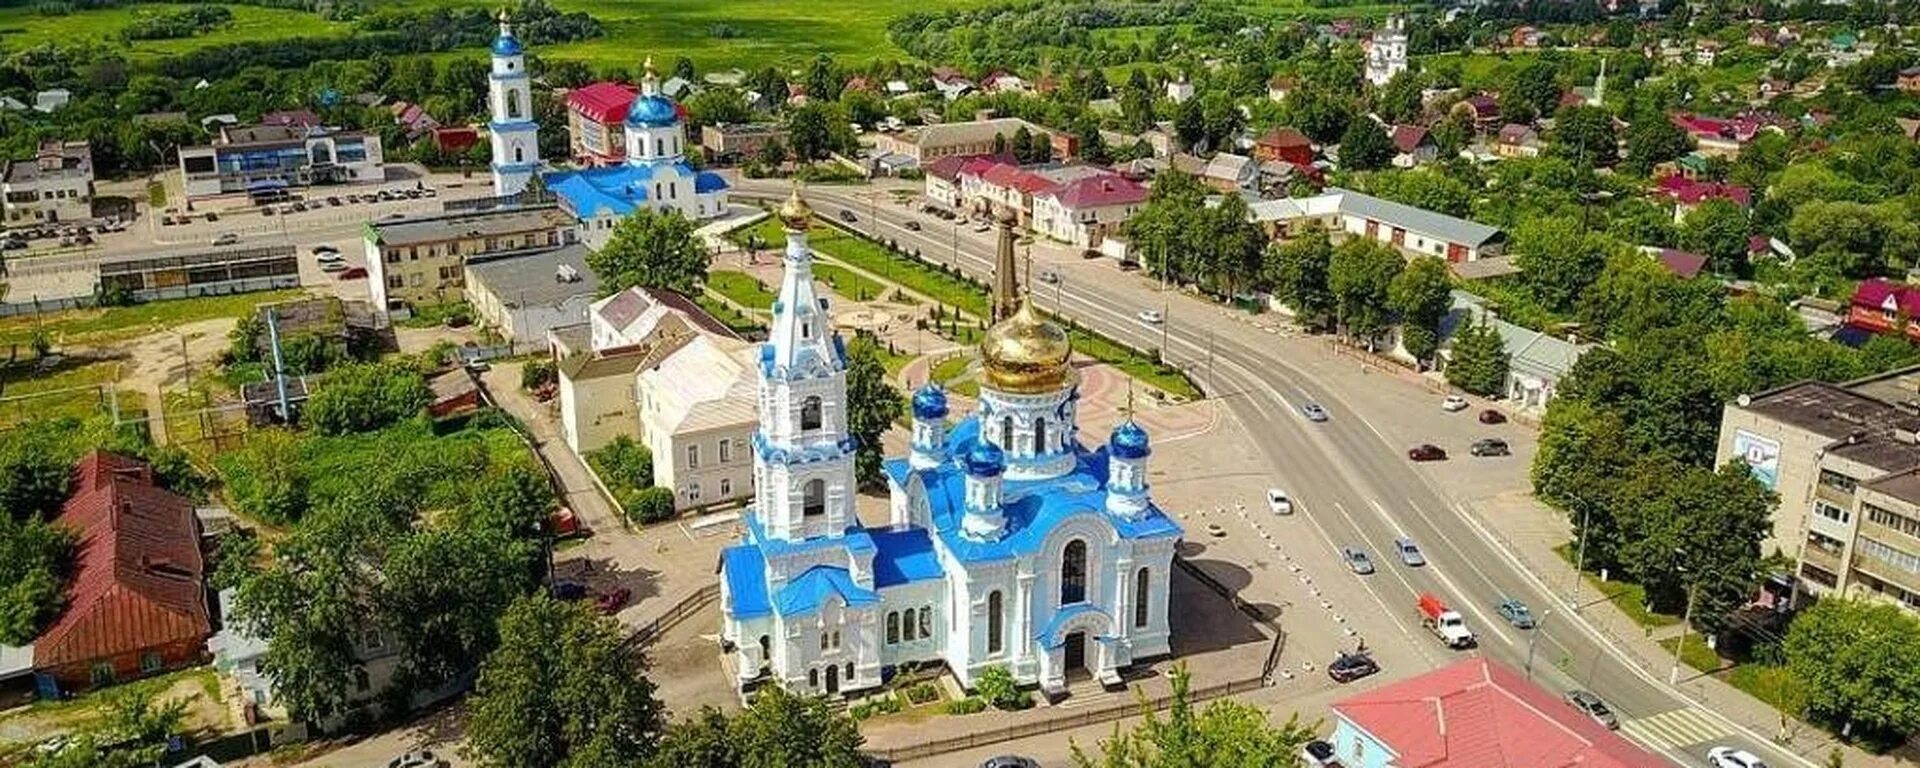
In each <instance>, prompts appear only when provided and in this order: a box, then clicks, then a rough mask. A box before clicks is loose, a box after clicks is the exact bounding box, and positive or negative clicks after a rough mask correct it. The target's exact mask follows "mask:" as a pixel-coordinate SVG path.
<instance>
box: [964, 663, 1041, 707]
mask: <svg viewBox="0 0 1920 768" xmlns="http://www.w3.org/2000/svg"><path fill="white" fill-rule="evenodd" d="M973 688H974V690H976V691H979V692H980V698H981V699H984V700H985V701H986V702H987V703H988V704H992V705H993V708H994V709H1003V710H1016V709H1026V708H1027V707H1028V706H1029V705H1031V704H1032V701H1031V699H1029V697H1028V696H1027V693H1026V692H1025V691H1022V690H1020V684H1019V683H1018V682H1015V681H1014V679H1013V672H1012V670H1009V669H1007V668H1006V667H1005V666H1002V665H999V664H995V665H993V666H990V667H987V668H986V669H982V670H980V676H979V677H978V678H976V679H975V680H974V681H973Z"/></svg>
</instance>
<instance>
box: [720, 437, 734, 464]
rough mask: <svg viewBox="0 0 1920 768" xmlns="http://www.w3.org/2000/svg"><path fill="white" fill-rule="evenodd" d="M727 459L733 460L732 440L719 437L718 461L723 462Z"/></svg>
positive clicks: (727, 460)
mask: <svg viewBox="0 0 1920 768" xmlns="http://www.w3.org/2000/svg"><path fill="white" fill-rule="evenodd" d="M729 461H733V441H732V440H728V439H726V438H721V439H720V463H722V464H725V463H727V462H729Z"/></svg>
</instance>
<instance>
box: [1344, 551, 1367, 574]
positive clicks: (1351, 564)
mask: <svg viewBox="0 0 1920 768" xmlns="http://www.w3.org/2000/svg"><path fill="white" fill-rule="evenodd" d="M1340 559H1341V560H1345V561H1347V568H1348V569H1349V570H1352V571H1353V572H1354V573H1357V574H1360V575H1362V576H1366V575H1368V574H1370V573H1373V558H1371V557H1368V556H1367V551H1366V550H1364V549H1361V548H1359V547H1341V548H1340Z"/></svg>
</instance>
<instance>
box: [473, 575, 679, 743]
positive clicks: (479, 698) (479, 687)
mask: <svg viewBox="0 0 1920 768" xmlns="http://www.w3.org/2000/svg"><path fill="white" fill-rule="evenodd" d="M499 636H500V646H499V647H498V648H495V649H494V650H493V652H492V653H491V654H488V656H487V659H486V661H485V662H484V663H483V664H481V666H480V679H479V681H478V682H477V683H476V684H475V685H474V692H473V694H472V695H471V696H470V697H469V698H468V703H467V713H468V722H467V746H466V752H465V754H466V756H467V757H468V758H470V759H472V760H474V761H476V762H477V763H479V764H480V765H483V766H491V767H494V768H560V767H562V766H564V767H566V768H614V767H615V766H628V765H633V764H635V763H641V762H645V761H646V759H647V758H648V757H649V756H650V755H652V754H653V751H654V747H655V745H656V744H657V743H658V742H659V739H660V732H661V730H662V726H663V717H664V708H663V707H662V705H661V704H660V702H659V701H658V700H657V699H655V698H654V693H653V691H654V687H653V682H652V681H651V680H649V679H647V677H646V675H645V674H643V671H644V669H643V666H642V663H641V660H640V659H638V658H636V657H635V656H634V652H633V651H632V650H631V649H629V648H627V647H626V643H625V642H624V640H625V639H624V638H623V637H622V634H621V631H620V625H619V624H618V623H616V622H614V621H613V620H612V619H609V618H606V617H603V616H600V615H598V614H596V613H594V611H593V608H592V606H591V605H589V604H587V603H584V602H562V601H558V600H554V599H553V598H551V597H548V596H546V595H544V594H541V595H535V596H532V597H523V598H520V599H519V600H516V601H514V603H513V605H512V606H510V607H509V608H507V611H506V613H505V615H502V616H501V617H500V626H499Z"/></svg>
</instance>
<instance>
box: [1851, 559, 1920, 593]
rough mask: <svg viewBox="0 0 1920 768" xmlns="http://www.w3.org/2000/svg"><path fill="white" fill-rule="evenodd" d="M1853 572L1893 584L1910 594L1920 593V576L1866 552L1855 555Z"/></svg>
mask: <svg viewBox="0 0 1920 768" xmlns="http://www.w3.org/2000/svg"><path fill="white" fill-rule="evenodd" d="M1853 570H1855V571H1857V572H1860V573H1864V574H1867V575H1869V576H1872V577H1874V578H1876V579H1879V580H1881V581H1884V582H1886V583H1888V584H1893V585H1895V586H1898V587H1900V588H1902V589H1905V590H1907V591H1909V592H1920V574H1916V573H1912V572H1910V571H1907V570H1904V569H1901V568H1900V567H1898V566H1895V565H1894V564H1892V563H1889V562H1887V561H1885V560H1881V559H1880V558H1877V557H1874V556H1873V555H1870V554H1867V553H1866V552H1865V551H1859V552H1856V553H1854V557H1853Z"/></svg>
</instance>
